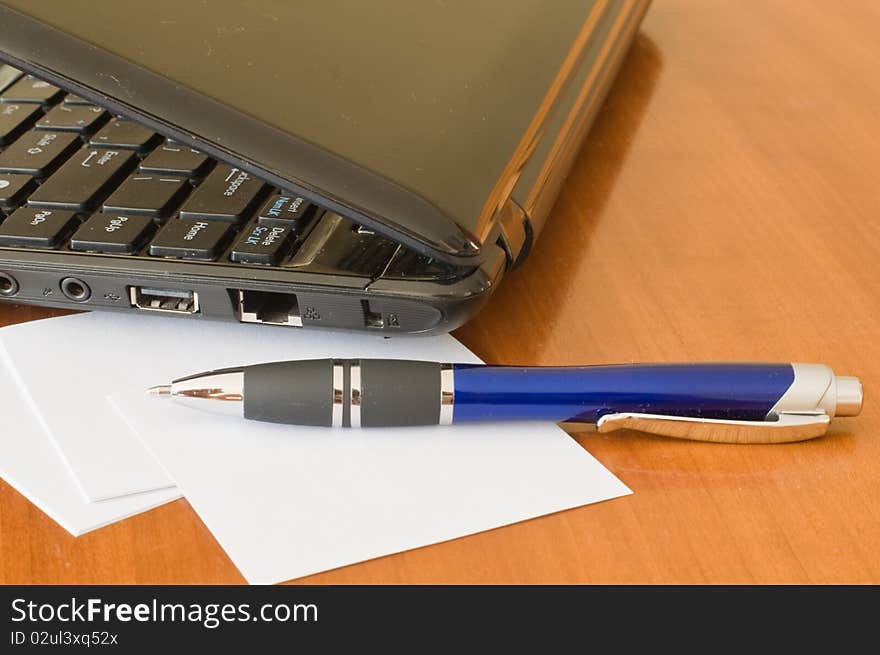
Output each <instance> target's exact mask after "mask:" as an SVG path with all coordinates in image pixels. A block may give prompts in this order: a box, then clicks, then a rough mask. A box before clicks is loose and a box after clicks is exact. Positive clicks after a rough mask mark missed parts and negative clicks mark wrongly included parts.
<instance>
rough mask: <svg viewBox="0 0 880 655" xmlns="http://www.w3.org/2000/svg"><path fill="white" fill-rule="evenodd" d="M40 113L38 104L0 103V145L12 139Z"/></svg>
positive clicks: (26, 127)
mask: <svg viewBox="0 0 880 655" xmlns="http://www.w3.org/2000/svg"><path fill="white" fill-rule="evenodd" d="M41 113H42V111H41V110H40V107H39V106H38V105H15V104H12V103H9V104H0V146H5V145H6V144H8V143H11V142H12V141H14V140H15V138H16V137H17V136H18V135H19V134H21V133H22V132H24V131H25V130H26V129H28V128H29V127H30V126H31V124H32V123H33V122H34V121H35V120H37V118H38V117H39V116H40V114H41Z"/></svg>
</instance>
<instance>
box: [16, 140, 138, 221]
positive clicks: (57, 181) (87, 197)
mask: <svg viewBox="0 0 880 655" xmlns="http://www.w3.org/2000/svg"><path fill="white" fill-rule="evenodd" d="M7 152H8V151H7ZM3 154H6V153H3ZM136 161H137V157H136V156H135V154H134V153H133V152H130V151H126V150H89V149H83V150H80V151H79V152H78V153H76V155H75V156H73V157H72V158H71V159H69V160H68V161H67V163H66V164H64V166H62V167H61V168H60V169H58V172H56V173H55V174H54V175H53V176H52V177H50V178H49V179H48V180H47V181H46V182H45V183H44V184H43V185H42V186H41V187H40V188H39V189H37V190H36V191H35V192H34V194H33V195H32V196H31V197H30V199H29V200H28V205H29V206H31V207H46V208H49V209H52V208H54V209H71V210H74V211H86V210H88V209H91V208H93V207H95V206H97V205H98V203H100V201H101V200H103V199H104V198H106V197H107V194H108V193H109V192H110V191H111V190H112V189H113V187H114V186H116V184H118V182H119V180H120V179H121V178H123V177H124V176H125V175H126V174H127V173H128V171H130V170H131V169H132V168H134V166H135V162H136Z"/></svg>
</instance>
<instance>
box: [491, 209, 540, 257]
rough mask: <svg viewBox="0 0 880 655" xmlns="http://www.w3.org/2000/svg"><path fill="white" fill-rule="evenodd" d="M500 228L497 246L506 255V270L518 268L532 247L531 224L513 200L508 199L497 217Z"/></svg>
mask: <svg viewBox="0 0 880 655" xmlns="http://www.w3.org/2000/svg"><path fill="white" fill-rule="evenodd" d="M497 223H498V227H499V228H500V235H499V236H498V245H499V246H501V248H502V249H503V250H504V252H505V253H506V254H507V268H508V269H511V268H515V267H516V266H519V265H520V264H521V263H522V262H523V260H524V259H525V258H526V255H528V254H529V250H531V247H532V223H531V221H530V220H529V217H528V216H527V215H526V213H525V212H524V211H523V209H522V207H520V206H519V205H518V204H517V203H516V202H515V201H514V200H513V199H508V200H507V202H506V203H504V206H503V207H502V208H501V211H499V212H498V215H497Z"/></svg>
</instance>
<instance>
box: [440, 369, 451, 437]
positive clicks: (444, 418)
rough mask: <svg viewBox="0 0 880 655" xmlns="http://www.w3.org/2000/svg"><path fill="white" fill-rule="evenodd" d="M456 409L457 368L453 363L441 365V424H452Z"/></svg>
mask: <svg viewBox="0 0 880 655" xmlns="http://www.w3.org/2000/svg"><path fill="white" fill-rule="evenodd" d="M454 411H455V370H454V369H453V368H452V364H443V365H441V366H440V420H439V424H440V425H452V417H453V414H454Z"/></svg>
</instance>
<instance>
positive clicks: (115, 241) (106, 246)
mask: <svg viewBox="0 0 880 655" xmlns="http://www.w3.org/2000/svg"><path fill="white" fill-rule="evenodd" d="M155 227H156V224H155V223H154V222H153V220H152V219H151V218H150V217H149V216H120V215H119V214H95V215H94V216H92V217H91V218H90V219H89V220H87V221H86V222H85V223H83V224H82V225H81V226H80V228H79V229H78V230H77V231H76V234H74V235H73V237H72V238H71V239H70V249H71V250H83V251H88V252H103V253H120V254H124V255H130V254H131V253H133V252H136V251H137V250H139V249H140V247H141V246H142V245H143V244H144V242H145V241H146V240H147V239H148V238H149V237H150V235H151V234H152V233H153V230H154V229H155Z"/></svg>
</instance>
